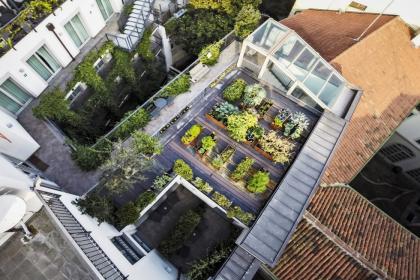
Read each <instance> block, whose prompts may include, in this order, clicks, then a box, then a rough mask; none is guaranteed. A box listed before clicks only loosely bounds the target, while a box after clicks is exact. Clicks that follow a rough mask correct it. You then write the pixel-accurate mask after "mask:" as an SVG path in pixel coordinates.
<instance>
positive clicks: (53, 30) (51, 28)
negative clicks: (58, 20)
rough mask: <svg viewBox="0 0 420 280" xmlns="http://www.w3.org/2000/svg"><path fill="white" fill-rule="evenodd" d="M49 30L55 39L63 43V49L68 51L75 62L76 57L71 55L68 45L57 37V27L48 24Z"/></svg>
mask: <svg viewBox="0 0 420 280" xmlns="http://www.w3.org/2000/svg"><path fill="white" fill-rule="evenodd" d="M47 29H48V30H49V31H51V32H52V33H53V34H54V35H55V37H56V38H57V40H58V41H59V42H60V43H61V45H62V46H63V48H64V49H65V50H66V51H67V53H68V54H69V56H70V57H71V60H72V61H74V59H75V58H74V56H73V55H72V54H71V52H70V51H69V49H68V48H67V47H66V45H65V44H64V43H63V41H61V39H60V37H59V36H58V35H57V33H56V32H55V26H54V24H52V23H48V24H47Z"/></svg>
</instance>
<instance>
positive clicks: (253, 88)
mask: <svg viewBox="0 0 420 280" xmlns="http://www.w3.org/2000/svg"><path fill="white" fill-rule="evenodd" d="M266 96H267V93H266V91H265V89H264V88H263V87H262V86H261V85H260V84H253V85H249V86H247V87H246V88H245V91H244V97H243V102H244V104H245V106H248V107H255V106H258V105H260V104H261V102H262V101H263V100H264V98H265V97H266Z"/></svg>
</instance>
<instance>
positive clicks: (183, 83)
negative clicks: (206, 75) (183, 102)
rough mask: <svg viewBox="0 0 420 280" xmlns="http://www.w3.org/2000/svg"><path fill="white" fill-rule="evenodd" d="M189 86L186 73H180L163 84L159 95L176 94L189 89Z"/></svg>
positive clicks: (189, 82)
mask: <svg viewBox="0 0 420 280" xmlns="http://www.w3.org/2000/svg"><path fill="white" fill-rule="evenodd" d="M190 86H191V81H190V76H189V75H187V74H182V75H180V76H179V77H178V78H177V79H176V80H175V81H173V82H171V83H170V84H168V85H167V86H165V87H164V88H163V91H162V92H161V94H160V95H161V96H162V97H169V96H176V95H179V94H181V93H184V92H187V91H188V90H189V89H190Z"/></svg>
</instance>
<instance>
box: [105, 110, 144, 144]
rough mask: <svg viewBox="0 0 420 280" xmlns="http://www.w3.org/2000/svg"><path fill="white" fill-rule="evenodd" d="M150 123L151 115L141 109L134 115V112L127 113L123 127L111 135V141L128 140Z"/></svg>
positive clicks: (122, 123) (122, 122)
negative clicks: (132, 134) (133, 133)
mask: <svg viewBox="0 0 420 280" xmlns="http://www.w3.org/2000/svg"><path fill="white" fill-rule="evenodd" d="M149 121H150V114H149V112H147V111H146V110H145V109H143V108H140V109H139V110H137V111H136V112H135V113H134V114H133V112H132V111H130V112H127V113H125V115H124V117H123V120H122V121H121V125H120V126H119V127H118V128H117V129H116V130H115V131H114V132H113V133H112V134H111V136H110V138H111V140H117V139H126V138H128V137H129V136H130V134H131V133H132V132H134V131H136V130H138V129H140V128H143V127H145V126H146V125H147V124H148V123H149Z"/></svg>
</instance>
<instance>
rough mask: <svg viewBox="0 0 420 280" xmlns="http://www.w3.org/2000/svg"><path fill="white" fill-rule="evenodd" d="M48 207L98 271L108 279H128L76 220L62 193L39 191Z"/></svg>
mask: <svg viewBox="0 0 420 280" xmlns="http://www.w3.org/2000/svg"><path fill="white" fill-rule="evenodd" d="M38 192H39V193H40V195H41V197H42V198H43V199H44V201H45V202H46V204H47V205H48V207H49V208H50V209H51V211H52V212H53V213H54V215H55V216H56V217H57V219H58V220H59V221H60V223H61V224H62V225H63V226H64V228H65V229H66V230H67V232H68V233H69V234H70V236H71V237H72V238H73V240H74V241H75V242H76V244H77V245H78V246H79V247H80V249H81V250H82V251H83V253H84V254H85V255H86V257H87V258H88V259H89V260H90V261H91V262H92V264H93V265H94V266H95V268H96V269H97V270H98V272H99V273H100V274H101V275H102V277H103V278H104V279H106V280H123V279H127V277H125V276H124V275H123V274H122V273H121V271H120V270H119V269H118V268H117V267H116V266H115V264H114V263H113V262H112V261H111V260H110V259H109V257H108V256H107V255H106V254H105V252H104V251H103V250H102V249H101V248H100V247H99V245H98V244H97V243H96V241H95V240H94V239H93V238H92V237H91V236H90V232H88V231H86V230H85V228H84V227H83V226H82V225H81V224H80V223H79V222H78V221H77V220H76V218H75V217H74V216H73V215H72V214H71V213H70V211H69V210H68V209H67V207H66V206H65V205H64V204H63V203H62V202H61V200H60V199H59V198H60V195H58V194H53V193H47V192H43V191H38Z"/></svg>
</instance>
